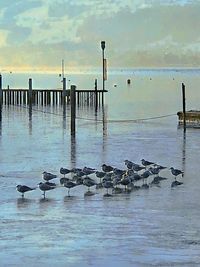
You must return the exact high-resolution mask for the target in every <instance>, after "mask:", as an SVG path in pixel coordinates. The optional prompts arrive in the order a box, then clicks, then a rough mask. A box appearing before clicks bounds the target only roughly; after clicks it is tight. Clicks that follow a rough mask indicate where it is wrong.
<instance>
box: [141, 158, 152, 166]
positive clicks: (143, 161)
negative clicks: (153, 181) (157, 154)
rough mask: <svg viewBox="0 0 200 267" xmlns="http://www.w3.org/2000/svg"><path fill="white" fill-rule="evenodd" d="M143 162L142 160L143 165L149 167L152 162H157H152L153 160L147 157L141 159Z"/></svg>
mask: <svg viewBox="0 0 200 267" xmlns="http://www.w3.org/2000/svg"><path fill="white" fill-rule="evenodd" d="M141 162H142V165H143V166H145V167H147V166H149V165H152V164H155V163H154V162H151V161H147V160H145V159H141Z"/></svg>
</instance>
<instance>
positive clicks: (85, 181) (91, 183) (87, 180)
mask: <svg viewBox="0 0 200 267" xmlns="http://www.w3.org/2000/svg"><path fill="white" fill-rule="evenodd" d="M83 185H85V186H87V187H88V191H90V187H91V186H94V185H96V182H95V181H94V180H93V179H91V178H90V177H89V176H86V177H85V178H84V179H83Z"/></svg>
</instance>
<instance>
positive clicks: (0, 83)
mask: <svg viewBox="0 0 200 267" xmlns="http://www.w3.org/2000/svg"><path fill="white" fill-rule="evenodd" d="M2 104H3V90H2V75H1V74H0V108H2Z"/></svg>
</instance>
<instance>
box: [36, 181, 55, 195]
mask: <svg viewBox="0 0 200 267" xmlns="http://www.w3.org/2000/svg"><path fill="white" fill-rule="evenodd" d="M38 186H39V188H40V190H41V191H43V196H44V198H45V192H46V191H49V190H53V189H55V188H56V186H51V185H49V184H47V183H42V182H40V183H39V184H38Z"/></svg>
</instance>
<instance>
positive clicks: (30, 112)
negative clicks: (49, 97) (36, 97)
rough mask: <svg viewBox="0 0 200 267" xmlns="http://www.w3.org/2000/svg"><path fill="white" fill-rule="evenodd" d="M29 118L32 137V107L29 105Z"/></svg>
mask: <svg viewBox="0 0 200 267" xmlns="http://www.w3.org/2000/svg"><path fill="white" fill-rule="evenodd" d="M28 118H29V122H28V128H29V135H32V126H33V125H32V105H31V104H30V105H29V110H28Z"/></svg>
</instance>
